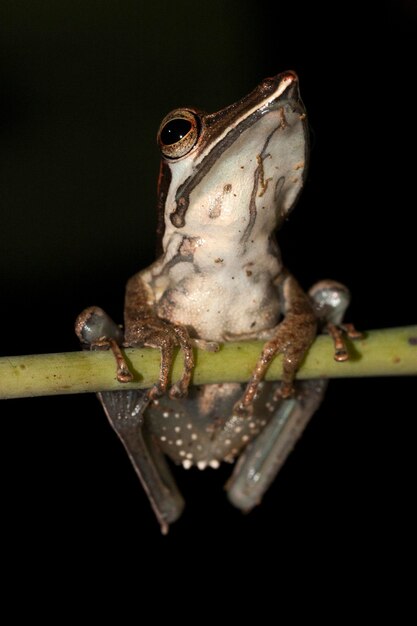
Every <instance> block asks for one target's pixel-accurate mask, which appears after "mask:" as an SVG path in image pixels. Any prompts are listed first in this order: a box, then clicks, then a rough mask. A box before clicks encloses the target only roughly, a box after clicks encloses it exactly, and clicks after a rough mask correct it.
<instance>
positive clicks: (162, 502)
mask: <svg viewBox="0 0 417 626" xmlns="http://www.w3.org/2000/svg"><path fill="white" fill-rule="evenodd" d="M98 397H99V399H100V401H101V403H102V405H103V408H104V411H105V413H106V415H107V417H108V419H109V422H110V424H111V425H112V427H113V428H114V430H115V431H116V433H117V435H118V436H119V438H120V440H121V442H122V443H123V445H124V447H125V449H126V452H127V454H128V456H129V458H130V460H131V462H132V464H133V467H134V469H135V472H136V474H137V475H138V477H139V479H140V481H141V483H142V486H143V488H144V490H145V492H146V494H147V496H148V498H149V501H150V503H151V506H152V508H153V510H154V512H155V515H156V517H157V519H158V521H159V524H160V526H161V531H162V533H163V534H166V533H167V532H168V528H169V524H171V523H172V522H175V520H177V519H178V518H179V517H180V515H181V513H182V511H183V508H184V500H183V498H182V496H181V494H180V492H179V490H178V487H177V485H176V484H175V480H174V478H173V476H172V473H171V470H170V468H169V466H168V463H167V461H166V458H165V456H164V454H163V453H162V452H161V450H160V449H159V448H158V446H157V444H156V443H155V442H154V440H153V438H152V436H151V435H150V433H149V432H148V430H147V428H146V424H145V419H146V418H144V416H143V413H144V410H145V409H146V407H147V405H148V402H149V400H148V398H147V395H146V393H145V392H143V391H140V390H133V391H106V392H102V393H99V394H98Z"/></svg>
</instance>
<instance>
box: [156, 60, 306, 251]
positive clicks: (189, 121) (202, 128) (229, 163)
mask: <svg viewBox="0 0 417 626" xmlns="http://www.w3.org/2000/svg"><path fill="white" fill-rule="evenodd" d="M158 143H159V146H160V149H161V154H162V163H161V175H160V184H159V207H160V211H161V213H163V216H164V218H163V222H164V226H165V228H166V229H167V231H168V230H169V231H170V232H172V230H181V231H182V232H184V230H183V229H185V230H186V232H187V234H191V235H201V232H202V229H204V233H205V235H206V236H210V233H212V234H213V236H215V237H219V236H220V235H222V234H226V236H227V237H229V238H233V239H235V240H236V239H237V240H238V241H243V242H245V241H248V240H249V239H251V238H253V237H256V236H259V234H260V233H265V234H266V235H267V236H268V235H270V233H271V232H272V231H273V230H274V229H275V228H276V226H277V224H278V223H279V222H280V221H281V220H282V219H283V218H284V217H286V216H287V215H288V213H289V211H290V210H291V208H292V207H293V206H294V204H295V201H296V199H297V197H298V195H299V193H300V191H301V188H302V186H303V181H304V177H305V171H306V161H307V155H308V140H307V123H306V114H305V110H304V106H303V104H302V102H301V99H300V96H299V90H298V79H297V76H296V74H295V73H294V72H285V73H283V74H278V75H277V76H275V77H273V78H266V79H265V80H263V81H262V82H261V83H260V84H259V85H258V86H257V87H256V89H254V90H253V91H252V92H251V93H250V94H248V95H247V96H245V97H244V98H242V99H241V100H239V101H238V102H236V103H235V104H232V105H230V106H228V107H226V108H225V109H222V110H221V111H218V112H217V113H209V114H207V113H204V112H201V111H199V110H197V109H193V108H186V109H175V110H174V111H172V112H171V113H169V114H168V115H167V116H166V117H165V118H164V119H163V121H162V123H161V126H160V129H159V132H158ZM161 221H162V220H161Z"/></svg>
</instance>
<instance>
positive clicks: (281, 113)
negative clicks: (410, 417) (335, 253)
mask: <svg viewBox="0 0 417 626" xmlns="http://www.w3.org/2000/svg"><path fill="white" fill-rule="evenodd" d="M158 144H159V148H160V151H161V155H162V160H161V167H160V174H159V183H158V211H159V219H158V237H159V241H160V250H161V254H160V256H159V258H158V259H157V261H156V262H155V263H153V264H152V265H151V266H150V267H148V268H147V269H145V270H142V271H140V272H139V273H137V274H135V275H134V276H133V277H132V278H131V279H130V280H129V281H128V283H127V288H126V299H125V310H124V332H123V331H122V330H121V328H120V327H119V326H118V325H117V324H115V323H114V322H113V321H112V320H111V319H110V318H109V317H108V316H107V314H106V313H105V312H104V311H103V310H102V309H100V308H99V307H89V308H88V309H86V310H84V311H83V312H82V313H81V314H80V316H79V317H78V318H77V321H76V332H77V335H78V337H79V339H80V341H81V343H82V345H83V347H84V348H92V349H97V348H111V349H112V350H113V352H114V354H115V357H116V362H117V378H118V379H119V381H120V382H126V381H130V380H132V378H133V375H132V373H131V372H130V371H129V368H128V366H127V364H126V362H125V360H124V357H123V353H122V351H121V349H120V347H121V346H125V347H126V346H149V347H152V348H156V349H158V350H160V352H161V367H160V376H159V380H158V381H157V382H156V383H155V385H154V386H153V387H152V388H151V389H148V390H145V391H143V390H134V391H132V390H121V391H116V392H103V393H100V394H99V398H100V400H101V402H102V404H103V407H104V410H105V412H106V414H107V417H108V419H109V420H110V423H111V425H112V426H113V428H114V429H115V431H116V432H117V434H118V436H119V437H120V439H121V441H122V442H123V444H124V446H125V448H126V451H127V453H128V455H129V457H130V459H131V461H132V463H133V466H134V468H135V470H136V472H137V474H138V476H139V478H140V480H141V482H142V485H143V487H144V489H145V491H146V493H147V495H148V496H149V500H150V503H151V505H152V507H153V509H154V512H155V514H156V517H157V519H158V520H159V523H160V525H161V529H162V531H163V532H164V533H165V532H167V530H168V527H169V524H171V523H172V522H174V521H175V520H176V519H178V517H179V516H180V515H181V512H182V509H183V506H184V501H183V498H182V496H181V494H180V493H179V490H178V488H177V486H176V484H175V480H174V477H173V475H172V472H171V470H170V468H169V466H168V464H167V460H166V456H168V457H169V458H170V459H171V460H172V461H173V462H174V463H177V464H182V465H183V467H184V468H186V469H188V468H190V467H196V468H198V469H204V468H206V467H211V468H217V467H218V466H219V464H220V463H222V462H228V463H234V469H233V472H232V473H231V477H230V479H229V481H228V483H227V485H226V490H227V494H228V497H229V499H230V501H231V503H232V504H233V505H235V506H236V507H238V508H239V509H241V510H242V511H249V510H251V509H252V508H253V507H254V506H255V505H256V504H258V503H259V502H260V500H261V498H262V496H263V494H264V493H265V491H266V490H267V488H268V487H269V485H270V484H271V482H272V481H273V479H274V477H275V476H276V474H277V472H278V471H279V469H280V467H281V466H282V464H283V463H284V461H285V459H286V457H287V456H288V454H289V452H290V451H291V449H292V447H293V446H294V444H295V442H296V441H297V439H298V438H299V437H300V435H301V433H302V432H303V430H304V428H305V427H306V425H307V423H308V421H309V419H310V417H311V416H312V414H313V413H314V412H315V410H316V409H317V407H318V406H319V404H320V402H321V400H322V397H323V394H324V391H325V387H326V383H325V381H321V380H316V381H304V382H299V381H295V380H294V378H295V374H296V372H297V369H298V367H299V366H300V363H301V362H302V360H303V358H304V356H305V354H306V352H307V350H308V349H309V346H310V345H311V343H312V341H313V340H314V338H315V336H316V334H317V332H318V329H327V330H328V331H330V332H331V334H332V336H333V338H334V341H335V348H336V350H335V358H336V359H337V360H344V359H346V358H347V351H346V348H345V344H344V341H343V337H342V331H346V330H347V332H348V334H349V335H350V336H352V337H355V336H356V332H355V330H354V328H353V327H352V326H350V325H345V326H342V324H341V321H342V316H343V314H344V311H345V309H346V307H347V305H348V303H349V293H348V290H347V289H346V288H345V287H344V286H342V285H340V284H339V283H336V282H332V281H322V282H320V283H318V284H317V285H315V286H314V287H313V288H312V289H311V290H310V292H309V293H305V292H304V291H303V290H302V288H301V287H300V285H299V284H298V282H297V281H296V279H295V278H294V277H293V276H292V275H291V273H290V272H289V271H288V270H287V269H286V268H285V267H284V266H283V264H282V262H281V257H280V252H279V249H278V246H277V243H276V239H275V236H274V232H275V230H276V229H277V227H279V226H280V225H281V224H282V222H283V221H284V220H285V219H286V217H287V216H288V214H289V212H290V210H291V209H292V207H293V206H294V204H295V203H296V201H297V198H298V197H299V194H300V191H301V189H302V187H303V182H304V180H305V176H306V169H307V161H308V128H307V120H306V112H305V109H304V106H303V103H302V101H301V99H300V95H299V89H298V78H297V75H296V74H295V73H294V72H292V71H287V72H284V73H281V74H278V75H277V76H275V77H273V78H266V79H265V80H263V81H262V82H261V83H260V84H259V85H258V86H257V87H256V88H255V89H254V90H253V91H252V92H251V93H249V94H248V95H246V96H245V97H243V98H242V99H241V100H239V101H238V102H236V103H235V104H232V105H230V106H228V107H226V108H224V109H222V110H221V111H218V112H217V113H210V114H207V113H204V112H202V111H200V110H197V109H195V108H191V107H190V108H181V109H176V110H174V111H172V112H171V113H169V114H168V115H167V116H166V117H165V118H164V119H163V120H162V123H161V126H160V128H159V131H158ZM246 339H259V340H263V341H264V342H265V343H264V347H263V350H262V353H261V354H260V356H259V360H258V362H257V364H256V366H255V368H254V370H253V373H252V376H251V378H250V380H249V382H248V383H247V385H242V384H240V383H227V384H226V383H225V384H210V385H203V386H199V387H196V386H191V385H190V379H191V375H192V371H193V367H194V355H193V348H194V347H195V346H198V347H200V348H204V349H209V350H210V349H216V347H217V346H218V345H219V344H220V343H222V342H227V341H233V340H234V341H236V340H246ZM176 347H179V349H180V350H181V352H182V355H183V363H184V367H183V373H182V376H181V378H180V380H178V381H177V382H175V383H174V384H173V385H172V386H171V387H170V389H168V380H169V371H170V366H171V362H172V358H173V351H174V349H175V348H176ZM279 353H280V354H282V355H283V372H282V382H268V383H267V382H265V381H263V377H264V374H265V372H266V370H267V368H268V365H269V364H270V362H271V360H272V359H273V358H274V356H275V355H277V354H279Z"/></svg>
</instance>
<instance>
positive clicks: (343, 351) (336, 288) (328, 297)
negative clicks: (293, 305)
mask: <svg viewBox="0 0 417 626" xmlns="http://www.w3.org/2000/svg"><path fill="white" fill-rule="evenodd" d="M309 295H310V297H311V298H312V300H313V306H314V308H315V311H316V314H317V318H318V320H319V326H320V329H321V330H322V331H323V332H325V333H328V334H329V335H330V336H331V337H332V339H333V344H334V359H335V361H347V360H348V359H349V352H348V349H347V346H346V341H345V337H348V338H349V339H353V340H355V339H361V338H362V337H363V333H361V332H359V331H358V330H356V328H355V327H354V325H353V324H347V323H342V319H343V316H344V314H345V311H346V309H347V307H348V306H349V302H350V293H349V290H348V289H347V287H345V285H342V284H341V283H338V282H336V281H334V280H322V281H320V282H319V283H316V284H315V285H313V287H312V288H311V289H310V291H309Z"/></svg>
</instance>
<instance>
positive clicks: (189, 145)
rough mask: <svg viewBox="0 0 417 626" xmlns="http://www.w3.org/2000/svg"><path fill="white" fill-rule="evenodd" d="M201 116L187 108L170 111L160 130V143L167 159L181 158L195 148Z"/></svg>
mask: <svg viewBox="0 0 417 626" xmlns="http://www.w3.org/2000/svg"><path fill="white" fill-rule="evenodd" d="M200 128H201V124H200V120H199V117H198V116H197V115H196V114H195V113H193V112H192V111H188V110H187V109H176V110H175V111H172V113H169V114H168V115H167V116H166V117H165V118H164V119H163V120H162V123H161V126H160V127H159V131H158V143H159V147H160V149H161V152H162V154H163V155H164V157H166V158H167V159H179V158H180V157H183V156H185V155H186V154H188V153H189V152H190V150H192V149H193V148H194V146H195V145H196V143H197V140H198V137H199V135H200Z"/></svg>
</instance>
